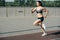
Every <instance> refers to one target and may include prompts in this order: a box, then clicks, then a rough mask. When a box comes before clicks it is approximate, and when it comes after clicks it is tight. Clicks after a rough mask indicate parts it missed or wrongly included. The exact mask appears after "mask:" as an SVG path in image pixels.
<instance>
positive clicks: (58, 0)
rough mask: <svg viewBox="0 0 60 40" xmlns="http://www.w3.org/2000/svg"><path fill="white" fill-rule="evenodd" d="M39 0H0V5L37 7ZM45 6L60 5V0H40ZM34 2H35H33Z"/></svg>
mask: <svg viewBox="0 0 60 40" xmlns="http://www.w3.org/2000/svg"><path fill="white" fill-rule="evenodd" d="M36 1H38V0H0V6H3V7H6V6H12V7H13V6H14V7H35V6H36V3H35V2H36ZM40 1H42V4H43V6H44V7H60V0H40ZM32 3H33V4H32Z"/></svg>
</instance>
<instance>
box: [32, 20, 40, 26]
mask: <svg viewBox="0 0 60 40" xmlns="http://www.w3.org/2000/svg"><path fill="white" fill-rule="evenodd" d="M40 22H41V21H40V20H36V21H35V22H34V23H33V25H35V26H39V23H40Z"/></svg>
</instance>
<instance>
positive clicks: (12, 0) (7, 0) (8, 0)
mask: <svg viewBox="0 0 60 40" xmlns="http://www.w3.org/2000/svg"><path fill="white" fill-rule="evenodd" d="M5 1H6V2H14V0H5Z"/></svg>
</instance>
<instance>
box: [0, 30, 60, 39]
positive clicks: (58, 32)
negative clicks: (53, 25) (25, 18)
mask: <svg viewBox="0 0 60 40" xmlns="http://www.w3.org/2000/svg"><path fill="white" fill-rule="evenodd" d="M47 33H48V35H47V36H44V37H42V36H41V34H42V33H41V32H39V33H33V34H26V35H19V36H10V37H4V38H0V40H52V39H56V38H60V30H55V31H49V32H47Z"/></svg>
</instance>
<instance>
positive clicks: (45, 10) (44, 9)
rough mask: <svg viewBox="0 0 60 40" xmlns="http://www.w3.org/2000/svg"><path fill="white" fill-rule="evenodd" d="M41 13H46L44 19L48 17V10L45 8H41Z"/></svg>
mask: <svg viewBox="0 0 60 40" xmlns="http://www.w3.org/2000/svg"><path fill="white" fill-rule="evenodd" d="M43 11H44V12H46V15H45V16H44V18H46V17H47V15H48V10H47V9H46V8H43Z"/></svg>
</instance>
